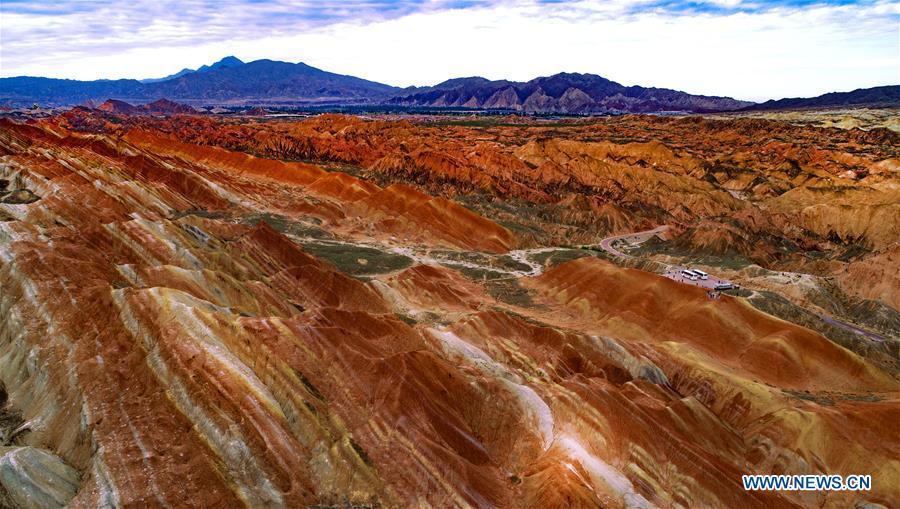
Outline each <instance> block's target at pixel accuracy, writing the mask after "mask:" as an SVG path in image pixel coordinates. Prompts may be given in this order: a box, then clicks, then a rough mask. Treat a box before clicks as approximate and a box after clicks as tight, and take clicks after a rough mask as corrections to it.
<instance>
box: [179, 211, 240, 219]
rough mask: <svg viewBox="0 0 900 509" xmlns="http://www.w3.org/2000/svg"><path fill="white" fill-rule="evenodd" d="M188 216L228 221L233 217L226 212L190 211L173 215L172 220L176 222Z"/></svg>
mask: <svg viewBox="0 0 900 509" xmlns="http://www.w3.org/2000/svg"><path fill="white" fill-rule="evenodd" d="M187 216H196V217H203V218H206V219H228V218H230V217H231V213H230V212H228V211H226V210H203V209H189V210H182V211H176V212H175V213H173V214H172V219H173V220H176V219H181V218H182V217H187Z"/></svg>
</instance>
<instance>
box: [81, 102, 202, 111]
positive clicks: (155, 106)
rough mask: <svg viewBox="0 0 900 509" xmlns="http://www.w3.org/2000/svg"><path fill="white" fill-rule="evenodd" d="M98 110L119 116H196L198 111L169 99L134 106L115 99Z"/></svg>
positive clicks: (98, 107)
mask: <svg viewBox="0 0 900 509" xmlns="http://www.w3.org/2000/svg"><path fill="white" fill-rule="evenodd" d="M97 109H98V110H100V111H104V112H107V113H114V114H118V115H177V114H196V113H197V110H195V109H194V108H192V107H190V106H187V105H185V104H179V103H176V102H173V101H170V100H168V99H157V100H156V101H153V102H150V103H146V104H141V105H140V106H133V105H131V104H128V103H127V102H124V101H117V100H115V99H107V100H106V102H104V103H103V104H101V105H100V106H97Z"/></svg>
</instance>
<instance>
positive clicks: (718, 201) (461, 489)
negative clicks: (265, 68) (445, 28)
mask: <svg viewBox="0 0 900 509" xmlns="http://www.w3.org/2000/svg"><path fill="white" fill-rule="evenodd" d="M624 122H626V123H624V124H622V125H618V126H610V125H603V124H590V125H580V126H567V127H566V129H572V130H571V131H566V133H567V134H565V135H564V134H563V133H560V132H559V131H558V130H559V129H562V128H560V127H553V126H543V127H531V126H520V127H508V126H499V127H496V128H488V129H482V128H478V129H475V128H469V127H461V126H433V125H416V124H410V123H407V122H382V121H378V122H364V121H361V120H359V119H355V118H349V117H335V116H326V117H319V118H315V119H311V120H308V121H304V122H285V123H254V122H251V121H248V119H239V120H235V121H234V123H231V122H219V121H214V120H211V119H208V118H203V117H196V116H174V117H170V118H153V117H136V116H121V115H116V114H112V113H108V112H102V111H94V112H91V111H88V110H84V109H80V110H75V111H72V112H70V113H69V114H67V115H66V116H63V117H57V118H52V119H49V120H47V121H43V122H40V123H30V124H23V123H14V122H11V121H8V120H0V173H2V175H0V178H2V179H3V182H5V184H4V189H6V191H7V192H5V193H4V194H3V195H2V197H0V214H2V219H3V221H2V222H0V259H2V260H3V263H2V265H0V288H2V292H0V306H2V309H3V320H2V321H0V359H2V361H3V362H0V382H2V385H0V389H2V390H0V396H2V397H0V403H2V407H0V412H2V413H0V416H2V419H0V439H2V440H3V443H2V444H0V505H2V506H4V507H5V506H10V507H33V506H35V505H40V506H43V507H62V506H69V507H107V506H113V507H120V506H121V507H146V506H151V507H164V506H195V507H240V506H247V507H323V506H325V507H333V506H340V507H504V508H505V507H510V508H515V507H522V508H526V507H529V508H530V507H545V508H556V507H558V508H570V507H585V508H588V507H614V508H618V507H621V508H625V507H722V508H731V507H759V508H771V507H826V508H838V507H848V506H850V507H852V506H854V505H859V506H862V507H865V506H866V505H865V504H881V505H882V506H885V507H890V506H892V505H895V504H896V503H897V501H898V500H900V489H898V487H900V477H898V472H900V462H898V459H897V458H898V457H900V440H898V437H897V434H896V426H895V423H896V422H897V421H898V420H900V382H898V380H897V372H895V371H892V370H890V369H886V368H885V367H884V366H881V365H876V363H874V362H872V361H871V360H870V359H869V358H867V357H866V356H864V355H861V354H858V353H855V352H853V351H851V350H848V349H847V348H844V347H843V346H841V345H839V344H837V343H835V342H833V341H832V340H831V339H829V338H827V337H825V336H823V335H821V334H819V333H817V332H815V331H813V330H810V329H807V328H805V327H803V326H800V325H797V324H794V323H791V322H788V321H784V320H781V319H779V318H775V317H773V316H771V315H768V314H766V313H764V312H762V311H760V310H759V309H756V308H755V307H753V306H752V305H751V304H750V302H749V301H748V300H746V299H743V298H740V297H733V296H723V297H721V298H720V299H718V300H711V299H709V298H708V297H707V295H706V293H705V292H704V290H703V289H700V288H696V287H690V286H687V285H683V284H679V283H676V282H674V281H671V280H669V279H666V278H664V277H662V276H659V275H657V274H653V273H651V272H647V271H642V270H637V269H630V268H624V267H622V266H619V265H615V264H613V263H610V262H609V261H605V260H602V259H599V258H597V257H596V256H593V255H590V254H588V255H585V256H582V257H581V258H579V259H576V260H571V261H565V260H564V259H560V260H557V261H554V260H555V258H554V256H556V255H559V256H561V257H564V255H566V254H567V253H568V252H569V251H570V250H567V249H566V248H563V247H561V246H556V245H553V244H550V240H552V239H566V238H569V239H577V238H582V237H580V236H582V235H588V236H589V235H602V234H605V233H606V232H608V231H613V230H619V229H621V230H625V229H628V228H632V227H640V225H642V224H644V223H648V222H651V221H656V220H659V219H660V218H666V220H668V221H672V222H673V229H674V230H676V231H677V232H684V233H682V235H689V234H687V233H686V232H689V231H693V230H691V228H694V230H696V228H697V227H694V226H691V225H693V223H691V222H690V221H689V218H690V217H691V215H692V214H695V215H702V216H703V217H705V218H707V220H709V221H721V224H725V223H731V222H735V223H736V224H738V226H735V227H734V228H735V229H736V230H737V231H738V233H741V232H744V230H743V229H744V228H748V227H747V226H745V225H743V224H741V223H739V222H738V220H737V219H736V218H741V217H746V218H748V219H747V221H748V223H749V222H752V221H758V222H759V223H760V224H761V225H762V226H759V228H761V229H764V228H773V230H772V231H777V232H782V231H785V232H787V231H789V230H790V228H789V227H787V226H784V225H783V224H782V223H779V222H778V220H777V219H776V216H775V214H782V213H781V212H777V213H776V212H771V214H772V216H771V217H770V215H768V214H770V212H768V210H769V208H768V206H767V207H766V208H763V207H762V206H760V205H759V204H758V203H756V199H754V200H747V199H742V198H738V197H735V194H734V193H738V194H740V193H751V192H752V193H755V194H753V196H758V197H759V198H758V199H759V200H767V199H768V198H766V197H767V196H770V194H767V193H771V196H773V198H772V199H773V200H774V199H776V198H779V197H782V196H784V195H786V194H788V193H787V192H782V193H780V194H778V193H775V192H774V191H771V190H773V189H779V188H778V187H777V185H776V184H777V183H778V182H780V181H779V180H778V179H777V178H776V177H773V179H772V182H770V183H768V185H763V183H759V182H757V183H754V184H752V185H751V184H747V183H745V185H744V186H743V187H741V188H740V190H735V189H730V188H724V189H723V187H724V186H725V184H723V183H722V182H731V181H732V180H734V181H740V182H743V180H742V179H745V178H746V177H743V176H741V175H740V174H737V176H734V177H733V178H732V180H729V179H726V178H725V177H722V179H721V181H720V180H719V179H715V178H712V179H711V178H710V177H709V176H708V175H713V176H715V175H719V174H721V175H732V173H729V170H723V169H719V170H711V169H710V166H709V165H708V157H709V156H708V155H707V154H706V152H705V149H703V148H702V147H701V146H700V145H692V143H699V141H698V140H701V139H702V138H703V137H704V136H708V133H706V132H704V130H709V131H711V130H713V129H716V130H720V132H721V134H720V136H721V139H722V140H723V141H722V144H726V145H727V142H726V141H724V140H728V139H733V138H735V137H738V136H741V134H740V133H741V132H744V133H748V134H743V135H744V136H748V135H749V134H752V133H753V132H754V131H753V130H754V129H764V128H766V127H767V126H765V125H763V126H756V125H755V124H752V123H751V124H745V123H741V122H739V123H736V124H735V125H733V126H728V127H727V129H726V128H722V127H719V126H723V125H727V124H710V125H706V124H704V122H706V121H696V120H687V121H684V120H679V121H669V120H662V119H646V118H633V119H625V120H624ZM679 122H686V123H685V124H680V123H679ZM768 127H771V126H768ZM679 129H682V130H683V132H681V131H678V130H679ZM611 130H619V131H616V132H625V131H627V132H630V133H633V134H632V135H631V136H630V139H628V140H624V139H621V138H620V137H616V136H613V135H611V134H610V131H611ZM622 130H625V131H622ZM641 130H642V131H641ZM638 131H641V132H644V133H652V136H653V137H654V139H656V140H657V141H650V140H641V139H637V138H638V136H636V133H637V132H638ZM688 132H694V133H696V134H695V136H696V138H692V137H691V136H689V135H687V134H685V133H688ZM807 134H808V133H807ZM807 134H803V133H802V132H789V131H785V132H783V133H782V136H784V137H788V138H790V139H794V140H798V139H800V138H801V137H802V136H805V135H807ZM669 136H676V137H681V138H682V139H684V140H687V141H685V145H678V146H675V144H674V143H673V142H672V141H670V140H669V139H668V137H669ZM848 136H858V135H857V134H852V135H848ZM734 143H736V145H737V146H740V143H739V142H734ZM782 143H789V142H786V141H784V142H782ZM835 143H837V144H838V145H840V143H843V142H842V141H837V142H835ZM853 143H858V144H859V146H865V147H868V152H865V153H864V154H862V155H856V156H854V157H856V158H858V159H847V158H849V157H850V156H849V155H846V156H844V157H845V159H840V160H838V161H837V162H835V160H834V159H835V157H834V154H836V153H837V152H836V151H837V148H830V149H824V148H823V149H822V150H829V152H828V153H827V156H823V155H822V154H818V153H813V154H805V155H804V156H803V157H804V159H803V163H802V166H801V169H800V170H799V172H798V173H797V174H796V175H795V176H794V177H793V180H790V179H788V182H789V183H791V184H792V185H793V187H794V188H795V189H802V188H803V187H804V186H803V185H801V184H802V183H804V182H810V184H809V185H812V183H815V184H816V185H817V186H820V187H821V186H824V185H825V184H826V183H828V182H839V181H838V180H836V179H839V178H840V179H845V180H846V181H847V182H852V181H855V180H853V179H849V180H848V179H847V177H845V176H841V175H842V173H841V172H843V171H845V167H844V166H843V165H845V164H850V163H848V162H847V161H850V162H852V163H853V164H854V165H856V166H854V168H858V171H859V172H861V173H862V171H863V170H866V176H865V177H863V179H872V180H870V181H867V182H873V183H874V182H875V181H876V180H877V179H881V181H884V182H889V179H890V178H892V177H891V175H892V173H890V172H889V171H888V170H890V168H891V167H889V166H887V165H886V164H884V163H878V162H871V161H870V159H872V158H874V159H878V158H879V157H881V158H882V159H879V160H883V158H885V157H895V156H892V155H886V154H889V153H890V151H891V150H893V148H891V147H889V146H888V147H885V146H883V145H877V146H876V145H864V144H863V143H864V142H862V141H855V142H853ZM873 147H874V148H873ZM236 149H240V150H236ZM707 149H708V150H722V148H721V145H720V146H717V147H707ZM248 152H253V153H255V154H256V155H251V154H249V153H248ZM786 152H787V153H790V151H789V150H788V149H787V148H785V147H783V146H781V145H778V146H775V147H772V148H770V149H769V150H767V151H765V152H764V153H755V152H754V154H756V155H755V158H754V159H753V165H756V164H763V163H762V162H763V161H768V162H767V163H766V164H767V166H766V168H769V169H771V168H777V167H779V165H781V159H780V158H782V157H784V155H783V154H784V153H786ZM742 154H746V152H741V151H740V150H738V149H737V148H736V149H735V150H734V152H731V153H730V156H731V157H733V158H738V159H739V158H740V157H742ZM261 156H266V157H261ZM301 158H306V159H315V160H316V161H317V162H316V163H315V164H313V163H309V162H301V161H298V159H301ZM326 162H327V164H326ZM338 162H340V164H338ZM350 162H352V163H353V165H350ZM879 164H880V166H879ZM748 166H750V165H749V164H748ZM714 168H725V166H722V165H720V166H717V167H714ZM885 168H887V170H885ZM879 169H880V171H879ZM834 170H838V171H834ZM717 171H718V172H719V173H717ZM757 171H759V170H757ZM782 171H783V174H784V175H787V174H789V172H792V171H796V170H791V169H790V165H787V166H786V167H785V168H784V169H783V170H782ZM890 171H893V170H890ZM778 175H779V176H780V175H781V174H778ZM754 178H755V177H754ZM779 178H780V177H779ZM812 179H815V180H812ZM714 181H715V182H714ZM752 181H753V179H750V182H752ZM401 182H403V183H401ZM464 182H468V184H464ZM840 182H843V181H840ZM731 185H732V186H733V187H738V185H737V184H736V183H735V184H731ZM785 185H787V184H785ZM831 185H835V184H831ZM848 185H849V184H848ZM873 185H874V184H873ZM729 190H731V191H734V193H732V192H729ZM888 191H889V190H888ZM879 192H887V191H885V190H881V191H879ZM25 195H27V197H28V199H27V200H23V199H19V198H18V197H22V196H25ZM632 195H633V196H634V198H633V200H632V201H620V200H622V199H623V198H624V197H625V196H632ZM810 196H813V197H815V196H816V195H814V194H798V195H797V196H794V197H791V196H787V197H786V198H782V199H781V202H773V204H772V208H774V207H775V204H776V203H777V204H778V206H781V207H788V206H790V205H791V204H794V205H796V206H798V207H804V208H807V207H813V206H815V204H816V203H818V202H815V201H810V200H812V198H810ZM852 196H853V195H848V199H849V197H852ZM475 198H478V200H475ZM883 199H885V198H884V197H883V196H881V195H878V197H876V198H872V199H871V206H873V207H874V206H875V204H876V203H877V202H878V200H883ZM460 203H464V204H466V205H467V207H464V206H462V205H461V204H460ZM514 205H515V206H517V207H520V208H518V209H516V208H511V207H513V206H514ZM754 211H755V212H754ZM504 214H506V215H504ZM754 214H756V215H755V216H754ZM794 214H795V215H796V212H794ZM486 216H490V217H486ZM811 217H812V216H811ZM874 217H875V215H874V213H873V215H872V218H874ZM492 218H493V219H492ZM559 218H565V221H568V222H563V223H561V224H560V226H558V227H556V228H555V229H554V228H553V227H552V226H551V225H552V224H555V223H556V222H557V220H558V219H559ZM591 218H594V219H591ZM679 218H682V219H679ZM749 218H755V219H752V221H751V219H749ZM514 219H515V220H514ZM500 221H502V223H501V222H500ZM517 221H518V222H517ZM816 221H817V220H816V219H815V218H814V217H812V219H810V225H811V226H810V228H812V227H813V226H816V225H818V224H819V223H817V222H816ZM868 221H869V222H870V223H871V225H872V226H870V227H869V228H868V229H866V230H865V231H864V237H865V238H866V239H870V240H869V241H870V242H871V243H872V246H873V247H872V249H877V248H876V247H875V246H876V245H879V243H884V242H888V241H889V240H890V239H891V237H890V234H889V233H884V232H878V233H877V234H876V230H878V227H877V225H876V221H875V220H874V219H868ZM523 222H525V223H527V224H524V223H523ZM679 222H680V224H679ZM594 223H596V224H594ZM592 224H594V226H591V225H592ZM577 225H583V226H577ZM581 228H587V231H588V233H587V234H585V233H580V232H579V229H581ZM779 228H782V229H783V230H780V229H779ZM804 228H805V227H804ZM544 230H546V231H544ZM747 231H750V230H747ZM763 231H767V230H763ZM809 231H810V232H811V231H812V230H809ZM842 231H843V230H842ZM601 232H603V233H601ZM801 233H802V235H807V236H808V235H813V234H812V233H807V232H806V231H804V232H801ZM845 233H846V234H848V235H850V234H852V235H854V236H855V237H854V238H859V235H858V232H857V230H853V229H852V228H851V229H848V230H846V232H845ZM698 235H699V234H697V233H693V234H690V235H689V236H691V237H696V236H698ZM798 235H800V234H798ZM584 238H586V237H584ZM686 238H687V237H686ZM758 238H763V237H758ZM754 239H756V238H754ZM692 242H694V241H692ZM697 242H699V241H697ZM754 242H756V241H755V240H754ZM822 242H825V240H822ZM827 242H831V243H832V244H833V245H835V246H838V245H841V242H842V240H841V239H840V237H839V236H838V237H836V238H835V239H834V240H830V241H827ZM536 244H541V247H540V248H532V247H534V246H535V245H536ZM692 245H693V244H692ZM731 245H732V244H730V243H729V244H727V245H726V247H728V246H731ZM582 254H584V253H582ZM852 259H853V260H856V261H858V260H861V259H865V256H854V257H852ZM835 263H841V262H835ZM748 473H790V474H812V473H827V474H845V475H846V474H856V473H867V474H871V475H872V477H873V486H872V490H870V491H866V492H764V491H759V492H748V491H744V490H743V489H742V488H741V484H740V476H741V475H742V474H748ZM869 507H872V506H871V505H870V506H869ZM875 507H877V506H875Z"/></svg>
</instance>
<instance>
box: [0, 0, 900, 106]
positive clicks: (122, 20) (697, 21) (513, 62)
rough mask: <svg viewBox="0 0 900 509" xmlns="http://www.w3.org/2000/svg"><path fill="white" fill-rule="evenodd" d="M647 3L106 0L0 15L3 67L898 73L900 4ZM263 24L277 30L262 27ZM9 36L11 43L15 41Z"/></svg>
mask: <svg viewBox="0 0 900 509" xmlns="http://www.w3.org/2000/svg"><path fill="white" fill-rule="evenodd" d="M724 1H726V2H731V1H732V0H724ZM160 3H165V2H160ZM226 4H227V3H226ZM640 4H641V2H639V1H632V0H616V1H614V2H594V1H582V2H577V3H572V4H566V5H561V4H543V5H538V4H531V3H529V4H522V3H521V2H502V3H499V4H498V3H495V4H492V5H490V6H487V7H472V8H467V9H449V10H448V9H443V8H441V9H437V8H435V9H424V10H422V9H420V10H418V11H412V12H401V13H399V14H397V15H396V16H394V17H393V18H391V17H390V16H383V17H380V18H376V19H372V18H371V16H370V17H368V19H367V20H365V21H354V20H353V17H352V16H350V17H348V16H347V15H342V14H340V13H337V14H335V13H333V12H330V13H329V16H332V18H329V19H328V22H327V23H321V24H309V23H306V22H305V21H304V20H303V19H296V20H289V19H288V20H285V19H282V20H279V21H269V20H271V16H273V15H275V13H277V12H279V11H278V9H275V8H273V7H271V6H270V7H268V11H267V12H266V13H264V14H259V13H254V14H246V13H245V14H246V15H245V16H243V18H241V17H240V16H238V14H237V11H234V10H232V9H233V8H234V5H231V4H228V6H227V7H225V8H223V9H221V10H220V11H219V12H218V13H216V12H208V11H205V10H202V9H196V12H194V13H193V15H191V16H182V17H173V16H172V15H170V14H159V16H158V17H156V16H155V14H154V13H155V11H151V12H150V13H149V14H148V16H149V18H148V19H149V20H152V22H150V23H147V22H146V21H147V20H145V22H143V23H134V22H133V21H132V20H131V19H130V18H129V17H127V16H125V17H122V16H121V13H120V15H119V16H117V15H116V13H115V12H107V13H106V14H105V15H106V16H107V19H108V20H109V22H110V25H112V28H109V29H108V30H106V31H104V30H103V27H102V26H101V27H100V29H99V30H95V31H94V32H92V33H91V38H90V39H89V40H82V39H79V33H80V32H82V31H84V29H83V28H80V27H81V26H83V25H84V24H85V23H86V22H87V21H93V22H94V23H95V24H96V20H93V19H92V18H91V16H95V15H96V14H91V13H82V14H73V15H70V16H64V17H50V18H43V17H42V18H41V19H40V22H36V21H35V19H36V18H35V17H34V16H30V15H21V14H12V15H11V14H4V15H3V19H2V32H3V33H2V36H3V46H2V62H0V67H2V71H0V72H2V75H3V76H11V75H22V74H31V75H45V76H54V77H72V78H80V79H95V78H100V77H104V78H117V77H136V78H143V77H152V76H162V75H166V74H169V73H172V72H175V71H177V70H179V69H181V68H182V67H197V66H199V65H201V64H204V63H209V62H211V61H213V60H216V59H218V58H221V57H222V56H225V55H228V54H235V55H236V56H238V57H239V58H242V59H244V60H253V59H258V58H271V59H278V60H287V61H294V62H296V61H300V60H302V61H304V62H306V63H308V64H310V65H313V66H316V67H320V68H322V69H325V70H329V71H333V72H340V73H343V74H352V75H355V76H360V77H363V78H367V79H372V80H375V81H381V82H385V83H390V84H394V85H400V86H405V85H410V84H416V85H424V84H434V83H437V82H440V81H443V80H445V79H447V78H450V77H457V76H471V75H482V76H485V77H488V78H493V79H499V78H506V79H514V80H527V79H531V78H533V77H535V76H540V75H549V74H553V73H556V72H560V71H568V72H590V73H596V74H601V75H603V76H605V77H607V78H610V79H613V80H616V81H619V82H621V83H623V84H626V85H632V84H640V85H645V86H660V87H668V88H676V89H680V90H685V91H688V92H692V93H703V94H711V95H729V96H733V97H738V98H746V99H766V98H772V97H784V96H811V95H818V94H821V93H824V92H827V91H833V90H851V89H854V88H859V87H868V86H875V85H883V84H897V83H900V22H898V19H900V18H898V15H900V4H898V3H895V2H888V1H884V2H876V3H874V4H866V5H844V6H828V5H818V6H812V7H808V8H803V9H800V8H774V9H768V10H757V11H747V12H740V10H738V11H733V10H725V11H711V12H707V13H696V12H683V13H678V12H667V11H661V10H659V9H645V10H641V9H638V8H636V6H639V5H640ZM281 8H284V6H281ZM351 14H352V13H351ZM235 16H237V19H238V20H240V23H237V22H236V21H235V19H234V18H235ZM267 16H268V17H267ZM359 17H360V18H366V16H362V15H361V16H359ZM198 19H204V20H205V21H204V22H203V23H199V22H198ZM267 23H271V28H270V29H269V30H268V31H264V30H265V28H266V26H267ZM236 24H243V25H244V26H245V28H240V27H238V26H235V25H236ZM292 26H295V27H297V28H296V30H292V28H291V27H292ZM11 27H14V28H11ZM95 28H96V27H95ZM60 32H63V33H65V34H66V37H64V38H63V40H62V43H60V42H58V41H54V40H53V38H52V36H53V35H57V34H59V33H60ZM8 35H12V40H14V41H15V42H14V43H13V44H9V45H8V44H7V40H9V37H8ZM29 35H31V37H29Z"/></svg>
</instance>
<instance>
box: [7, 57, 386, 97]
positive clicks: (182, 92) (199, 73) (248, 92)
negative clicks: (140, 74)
mask: <svg viewBox="0 0 900 509" xmlns="http://www.w3.org/2000/svg"><path fill="white" fill-rule="evenodd" d="M399 90H400V89H399V88H397V87H391V86H388V85H383V84H381V83H375V82H373V81H367V80H364V79H360V78H355V77H353V76H344V75H341V74H335V73H330V72H326V71H323V70H321V69H316V68H315V67H310V66H308V65H306V64H304V63H297V64H292V63H288V62H276V61H273V60H256V61H254V62H249V63H243V62H241V61H240V60H238V59H237V58H234V57H228V58H225V59H223V60H220V61H219V62H217V63H216V64H213V65H210V66H208V67H201V68H200V69H197V70H196V71H191V70H183V71H181V72H179V73H176V74H174V75H172V76H171V77H167V78H162V79H160V80H145V81H144V82H141V81H139V80H125V79H123V80H96V81H75V80H64V79H53V78H34V77H16V78H2V79H0V104H4V103H6V104H11V105H30V104H32V103H34V102H37V103H39V104H41V105H46V106H71V105H77V104H82V103H84V102H86V101H96V102H100V101H104V100H106V99H117V100H120V101H126V102H129V103H141V102H147V101H152V100H154V99H158V98H160V97H165V98H166V99H171V100H174V101H179V102H183V103H189V104H195V105H212V104H271V105H277V104H308V103H334V104H357V103H370V102H373V101H379V100H384V99H387V98H389V97H391V95H392V94H393V93H394V92H397V91H399Z"/></svg>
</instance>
